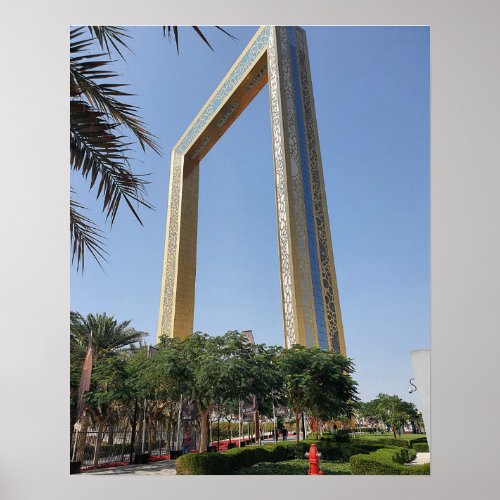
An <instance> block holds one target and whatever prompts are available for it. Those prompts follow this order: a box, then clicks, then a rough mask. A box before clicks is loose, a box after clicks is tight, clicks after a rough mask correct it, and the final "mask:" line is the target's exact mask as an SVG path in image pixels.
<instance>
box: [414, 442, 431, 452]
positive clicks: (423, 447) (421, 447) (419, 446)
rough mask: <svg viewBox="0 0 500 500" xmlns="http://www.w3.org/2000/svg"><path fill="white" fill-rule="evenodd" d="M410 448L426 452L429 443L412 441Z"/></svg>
mask: <svg viewBox="0 0 500 500" xmlns="http://www.w3.org/2000/svg"><path fill="white" fill-rule="evenodd" d="M412 448H413V449H414V450H415V451H418V452H422V453H426V452H428V451H429V445H428V444H427V443H413V444H412Z"/></svg>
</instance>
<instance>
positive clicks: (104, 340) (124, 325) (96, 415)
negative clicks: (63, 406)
mask: <svg viewBox="0 0 500 500" xmlns="http://www.w3.org/2000/svg"><path fill="white" fill-rule="evenodd" d="M129 325H130V320H129V321H123V322H121V323H119V322H118V321H117V320H115V319H114V318H113V317H112V316H108V315H106V314H105V313H104V314H89V315H87V316H86V317H84V316H82V315H81V314H80V313H77V312H71V313H70V356H71V358H70V359H71V363H70V392H71V410H70V413H71V421H70V425H71V429H73V424H74V423H75V421H76V409H77V396H78V387H79V383H80V376H81V371H82V367H83V362H84V358H85V353H86V351H87V346H88V342H89V337H88V335H89V333H90V332H92V348H93V365H94V367H96V368H97V371H99V369H102V370H103V371H104V373H105V375H107V376H110V375H109V374H110V373H111V374H112V375H113V376H115V372H116V373H120V370H122V367H121V365H122V360H121V358H122V357H121V356H120V354H123V353H125V352H127V351H128V350H130V349H131V348H133V347H134V346H135V345H136V344H137V343H139V342H140V341H141V339H142V338H143V337H144V336H145V335H147V334H146V333H145V332H141V331H138V330H136V329H134V328H131V327H130V326H129ZM115 365H116V366H115ZM110 366H111V367H114V368H119V369H113V370H110V369H109V367H110ZM122 371H123V370H122ZM92 377H93V378H94V375H93V376H92ZM101 378H102V377H101ZM93 386H95V383H93ZM97 406H99V405H97ZM101 406H103V405H101ZM105 406H106V408H105V409H104V410H103V409H102V408H100V412H99V411H97V410H96V411H91V414H92V415H93V420H94V422H95V423H97V424H98V425H99V431H100V435H102V428H103V425H104V424H105V423H106V418H108V417H109V414H110V412H111V410H112V409H113V405H109V404H108V405H105ZM94 410H95V408H94ZM103 412H104V413H103ZM101 413H103V415H104V416H103V415H101ZM82 420H83V421H82V422H81V430H80V433H79V434H78V435H77V436H78V437H77V441H78V442H77V443H76V450H77V454H76V460H77V461H78V460H81V459H82V457H83V453H84V448H85V442H86V434H87V428H88V425H89V419H88V415H87V414H86V415H85V416H84V417H83V419H82ZM96 456H97V454H96Z"/></svg>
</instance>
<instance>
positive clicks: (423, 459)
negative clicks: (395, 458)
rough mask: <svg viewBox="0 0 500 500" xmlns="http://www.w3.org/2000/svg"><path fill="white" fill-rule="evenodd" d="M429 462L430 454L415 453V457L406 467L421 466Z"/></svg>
mask: <svg viewBox="0 0 500 500" xmlns="http://www.w3.org/2000/svg"><path fill="white" fill-rule="evenodd" d="M430 461H431V454H430V453H428V452H427V453H422V452H420V453H417V456H416V458H415V459H414V460H412V461H411V462H408V463H407V464H406V465H422V464H428V463H430Z"/></svg>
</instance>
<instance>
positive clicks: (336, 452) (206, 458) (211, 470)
mask: <svg viewBox="0 0 500 500" xmlns="http://www.w3.org/2000/svg"><path fill="white" fill-rule="evenodd" d="M310 446H311V442H310V441H300V442H299V443H295V442H293V441H288V442H280V443H276V444H270V445H264V446H260V447H257V446H255V447H248V448H247V447H245V448H234V449H232V450H229V451H227V452H225V453H196V454H188V455H183V456H182V457H180V458H178V459H177V461H176V466H175V467H176V471H177V473H178V474H194V475H196V474H231V473H233V472H235V471H238V470H241V469H243V468H248V467H251V466H252V465H254V464H257V463H260V462H267V463H270V462H271V463H275V462H283V461H285V460H292V459H303V458H304V454H305V453H306V452H307V451H309V449H310ZM317 447H318V451H320V452H321V454H322V459H324V460H330V461H335V462H339V463H346V462H348V461H349V459H350V457H351V456H353V455H355V454H359V453H370V452H372V451H374V450H378V449H379V448H381V446H377V445H351V444H349V443H335V442H319V443H318V444H317Z"/></svg>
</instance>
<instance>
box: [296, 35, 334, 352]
mask: <svg viewBox="0 0 500 500" xmlns="http://www.w3.org/2000/svg"><path fill="white" fill-rule="evenodd" d="M297 35H298V36H297V49H298V54H299V64H300V80H301V81H300V83H301V87H302V99H303V105H304V118H305V125H306V134H307V146H308V148H307V149H308V152H309V168H310V173H311V185H312V193H313V206H314V216H315V220H316V238H317V243H318V247H319V248H318V250H319V261H320V268H321V281H322V288H323V303H324V307H325V310H326V319H327V330H328V335H329V337H330V345H331V347H332V349H333V350H334V351H335V352H340V342H339V331H338V322H337V312H336V308H335V295H334V287H333V280H332V274H331V269H332V263H331V262H330V252H329V245H330V241H329V240H330V237H329V234H328V231H327V228H326V223H325V210H326V206H325V205H324V203H323V193H322V191H323V190H322V185H323V183H324V180H323V173H322V171H321V167H320V162H321V159H320V158H319V154H318V151H319V144H318V143H317V140H316V119H315V115H314V109H313V106H314V102H313V99H312V97H311V92H310V85H309V81H308V80H309V78H308V68H307V61H306V53H305V42H304V33H303V32H300V31H298V32H297Z"/></svg>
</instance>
